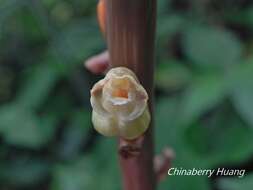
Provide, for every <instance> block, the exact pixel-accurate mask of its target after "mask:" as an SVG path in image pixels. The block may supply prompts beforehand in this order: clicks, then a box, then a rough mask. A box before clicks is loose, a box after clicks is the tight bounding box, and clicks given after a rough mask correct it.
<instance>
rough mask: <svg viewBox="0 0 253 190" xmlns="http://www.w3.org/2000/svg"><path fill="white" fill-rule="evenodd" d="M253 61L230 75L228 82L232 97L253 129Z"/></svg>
mask: <svg viewBox="0 0 253 190" xmlns="http://www.w3.org/2000/svg"><path fill="white" fill-rule="evenodd" d="M252 75H253V61H252V60H248V61H247V62H246V63H242V64H240V65H239V66H238V67H235V68H233V70H232V71H231V72H230V73H229V74H228V76H227V81H228V83H229V86H230V89H231V97H232V101H233V104H234V105H235V108H236V109H237V111H238V113H239V114H240V115H241V117H242V118H243V119H244V120H245V121H246V122H247V123H248V124H249V125H250V126H252V127H253V101H252V97H253V83H252Z"/></svg>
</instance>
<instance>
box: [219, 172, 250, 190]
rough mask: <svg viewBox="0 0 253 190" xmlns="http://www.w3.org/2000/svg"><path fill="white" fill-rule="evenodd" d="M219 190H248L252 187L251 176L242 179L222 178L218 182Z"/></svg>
mask: <svg viewBox="0 0 253 190" xmlns="http://www.w3.org/2000/svg"><path fill="white" fill-rule="evenodd" d="M218 186H219V188H220V189H221V190H242V189H243V190H248V189H252V187H253V175H252V174H251V175H247V176H245V177H243V178H223V179H220V180H219V181H218Z"/></svg>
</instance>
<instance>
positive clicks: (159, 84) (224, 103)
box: [0, 0, 253, 190]
mask: <svg viewBox="0 0 253 190" xmlns="http://www.w3.org/2000/svg"><path fill="white" fill-rule="evenodd" d="M96 4H97V1H95V0H1V1H0V189H1V190H84V189H89V190H100V189H103V190H119V189H121V188H120V182H121V180H120V173H119V167H118V163H117V155H116V151H115V150H116V140H115V139H107V138H104V137H101V136H99V135H97V133H96V132H95V131H94V130H93V128H92V124H91V120H90V115H91V107H90V103H89V89H90V88H91V86H92V85H93V84H94V83H95V82H96V81H97V80H98V79H100V78H101V76H94V75H92V74H91V73H89V72H88V71H86V70H85V68H84V66H83V62H84V60H86V59H87V58H88V57H90V56H92V55H94V54H97V53H99V52H101V51H103V50H104V49H105V48H106V45H105V42H104V40H103V38H102V36H101V34H100V32H99V28H98V25H97V21H96ZM156 44H157V51H156V55H157V56H156V62H157V64H156V72H155V75H156V77H155V78H156V79H155V83H156V89H155V92H156V102H155V106H156V111H155V120H156V151H157V152H160V151H161V150H162V148H163V147H164V146H170V147H171V148H172V149H173V150H174V151H175V153H176V158H175V160H174V161H173V166H174V167H183V168H194V167H195V168H204V169H210V168H218V167H226V168H241V169H246V174H247V176H246V177H244V178H241V179H238V178H237V177H226V178H222V177H214V178H212V179H208V178H207V177H206V176H202V177H182V176H180V177H176V176H172V177H167V178H166V179H165V180H164V181H163V182H162V183H161V184H160V185H159V189H161V190H165V189H175V190H189V189H195V190H249V189H252V187H253V175H252V171H253V2H252V1H251V0H158V21H157V43H156Z"/></svg>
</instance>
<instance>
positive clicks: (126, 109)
mask: <svg viewBox="0 0 253 190" xmlns="http://www.w3.org/2000/svg"><path fill="white" fill-rule="evenodd" d="M147 101H148V94H147V92H146V90H145V89H144V88H143V87H142V85H141V84H140V82H139V80H138V79H137V77H136V75H135V74H134V73H133V72H132V71H131V70H129V69H127V68H125V67H117V68H113V69H111V70H110V71H109V72H108V73H107V75H106V76H105V78H104V79H102V80H100V81H99V82H97V83H96V84H95V85H94V86H93V88H92V89H91V106H92V108H93V111H92V122H93V125H94V128H95V129H96V130H97V131H98V132H99V133H101V134H102V135H105V136H119V137H122V138H124V139H127V140H132V139H136V138H138V137H139V136H141V135H142V134H143V133H144V132H145V131H146V130H147V128H148V126H149V123H150V113H149V109H148V105H147Z"/></svg>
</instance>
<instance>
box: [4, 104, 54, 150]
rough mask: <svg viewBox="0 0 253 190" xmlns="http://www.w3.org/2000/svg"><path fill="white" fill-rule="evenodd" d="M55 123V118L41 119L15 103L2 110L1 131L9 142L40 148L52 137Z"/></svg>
mask: <svg viewBox="0 0 253 190" xmlns="http://www.w3.org/2000/svg"><path fill="white" fill-rule="evenodd" d="M54 125H55V120H54V119H51V118H50V117H45V118H44V119H39V118H37V116H36V115H34V114H32V113H31V112H29V111H28V110H26V109H23V108H20V107H17V106H15V105H10V106H6V107H3V109H1V110H0V133H1V134H2V135H3V138H4V140H5V141H6V142H7V143H8V144H12V145H18V146H21V147H27V148H39V147H41V146H43V145H44V144H46V143H47V142H48V141H49V140H50V139H51V138H52V135H53V133H54V129H55V128H54Z"/></svg>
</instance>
